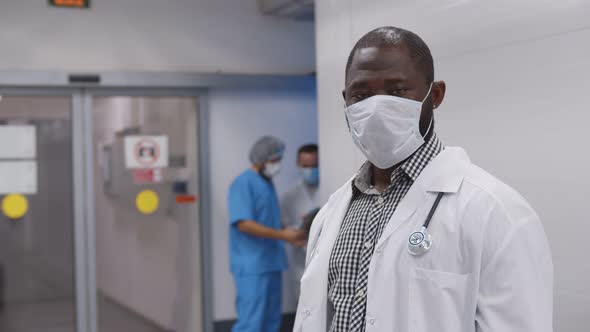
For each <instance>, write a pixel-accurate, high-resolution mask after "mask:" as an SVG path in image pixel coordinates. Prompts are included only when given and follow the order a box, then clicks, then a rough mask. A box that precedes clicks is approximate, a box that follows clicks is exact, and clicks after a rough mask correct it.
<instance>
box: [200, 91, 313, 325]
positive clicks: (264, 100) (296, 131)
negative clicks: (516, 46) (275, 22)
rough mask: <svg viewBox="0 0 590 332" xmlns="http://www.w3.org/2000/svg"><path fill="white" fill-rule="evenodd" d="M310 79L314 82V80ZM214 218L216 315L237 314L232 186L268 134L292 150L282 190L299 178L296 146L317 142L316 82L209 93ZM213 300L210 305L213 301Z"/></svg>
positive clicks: (289, 304) (288, 304) (287, 307)
mask: <svg viewBox="0 0 590 332" xmlns="http://www.w3.org/2000/svg"><path fill="white" fill-rule="evenodd" d="M310 82H311V81H310ZM209 131H210V135H209V142H210V159H209V167H210V171H211V173H210V175H211V204H212V210H211V222H212V224H213V225H212V239H213V240H212V246H213V248H212V251H213V255H214V256H213V257H212V263H213V273H212V274H213V288H214V289H213V295H214V296H213V299H212V301H213V302H214V303H213V304H214V319H215V320H227V319H234V318H235V317H236V314H235V310H234V296H235V292H234V283H233V279H232V277H231V274H230V272H229V243H228V240H229V220H228V215H227V204H226V197H227V190H228V188H229V185H230V183H231V181H233V179H234V178H235V177H236V176H237V175H239V174H240V173H241V172H243V171H244V170H246V169H247V168H248V167H249V166H250V163H249V161H248V153H249V150H250V147H251V146H252V144H253V143H254V142H255V141H256V139H258V138H259V137H261V136H263V135H274V136H276V137H279V138H282V139H283V140H284V141H285V142H286V144H287V149H286V152H285V158H284V161H283V167H284V168H283V170H282V171H281V174H280V175H279V176H278V178H277V179H276V182H275V184H276V186H277V191H278V192H279V194H280V193H282V192H284V191H286V190H288V189H289V188H290V186H292V185H294V184H295V183H296V181H298V179H299V178H298V171H297V169H296V165H295V154H296V151H297V148H298V147H299V146H300V145H302V144H305V143H309V142H317V112H316V97H315V86H311V85H310V87H309V88H307V89H304V90H297V91H286V90H283V91H281V90H275V91H268V90H264V91H263V90H213V91H211V93H210V95H209ZM283 303H284V306H283V311H284V312H294V311H295V310H294V309H295V307H294V301H293V299H289V298H285V299H284V301H283ZM208 304H210V303H208Z"/></svg>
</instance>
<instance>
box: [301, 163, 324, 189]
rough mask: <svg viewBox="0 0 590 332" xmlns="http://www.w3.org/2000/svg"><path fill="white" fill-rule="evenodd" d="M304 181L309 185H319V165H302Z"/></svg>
mask: <svg viewBox="0 0 590 332" xmlns="http://www.w3.org/2000/svg"><path fill="white" fill-rule="evenodd" d="M301 176H302V177H303V183H305V184H306V185H308V186H317V185H318V184H319V183H320V170H319V168H317V167H301Z"/></svg>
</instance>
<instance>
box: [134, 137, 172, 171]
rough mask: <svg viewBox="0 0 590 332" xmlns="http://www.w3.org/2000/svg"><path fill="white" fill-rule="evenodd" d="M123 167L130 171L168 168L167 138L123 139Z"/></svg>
mask: <svg viewBox="0 0 590 332" xmlns="http://www.w3.org/2000/svg"><path fill="white" fill-rule="evenodd" d="M125 165H126V166H127V168H130V169H154V168H165V167H168V136H164V135H161V136H127V137H125Z"/></svg>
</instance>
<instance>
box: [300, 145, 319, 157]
mask: <svg viewBox="0 0 590 332" xmlns="http://www.w3.org/2000/svg"><path fill="white" fill-rule="evenodd" d="M302 153H318V145H317V144H313V143H312V144H305V145H302V146H301V147H300V148H299V149H298V150H297V158H299V156H300V155H301V154H302Z"/></svg>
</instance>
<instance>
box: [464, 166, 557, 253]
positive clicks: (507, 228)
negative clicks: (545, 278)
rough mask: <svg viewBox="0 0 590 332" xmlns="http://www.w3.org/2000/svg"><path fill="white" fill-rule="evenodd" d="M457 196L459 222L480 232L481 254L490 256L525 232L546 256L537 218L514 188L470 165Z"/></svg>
mask: <svg viewBox="0 0 590 332" xmlns="http://www.w3.org/2000/svg"><path fill="white" fill-rule="evenodd" d="M460 193H461V194H462V195H463V196H464V197H463V203H462V210H463V213H462V214H463V218H462V219H463V220H462V223H464V224H469V223H471V222H472V223H475V224H474V225H470V226H471V227H472V229H473V228H475V229H478V230H479V232H480V236H481V240H482V241H483V243H484V248H482V249H483V250H484V251H485V250H486V249H487V250H489V251H490V254H492V252H496V251H498V250H499V249H501V247H502V246H506V245H507V243H508V242H509V241H512V240H514V238H515V237H518V234H519V233H520V232H526V236H527V237H528V238H529V239H528V240H530V241H532V242H533V243H535V244H538V245H539V246H540V247H543V249H544V251H545V253H548V244H547V243H548V241H547V237H546V235H545V232H544V230H543V225H542V224H541V220H540V219H539V216H538V215H537V213H536V212H535V210H534V209H533V207H532V206H531V205H530V204H529V202H528V201H527V200H526V199H525V198H524V197H523V196H522V195H521V194H520V193H518V192H517V191H516V190H515V189H514V188H512V187H510V186H509V185H508V184H506V183H504V182H502V181H501V180H499V179H498V178H496V177H495V176H493V175H491V174H490V173H488V172H486V171H485V170H483V169H481V168H480V167H478V166H475V165H470V167H468V168H467V169H466V174H465V177H464V179H463V183H462V185H461V189H460ZM465 226H466V225H465ZM486 243H487V244H488V245H487V246H486V245H485V244H486ZM484 256H485V253H484Z"/></svg>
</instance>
